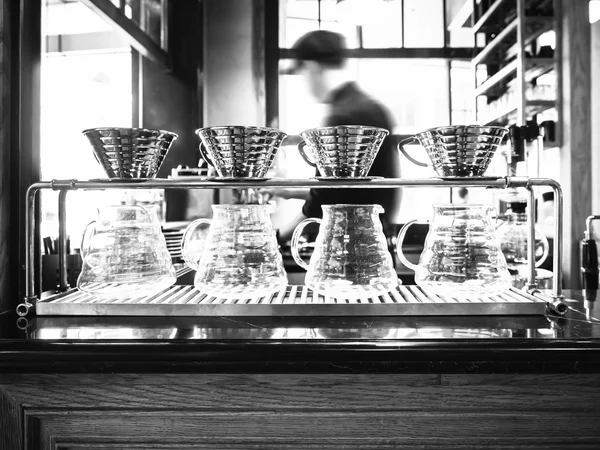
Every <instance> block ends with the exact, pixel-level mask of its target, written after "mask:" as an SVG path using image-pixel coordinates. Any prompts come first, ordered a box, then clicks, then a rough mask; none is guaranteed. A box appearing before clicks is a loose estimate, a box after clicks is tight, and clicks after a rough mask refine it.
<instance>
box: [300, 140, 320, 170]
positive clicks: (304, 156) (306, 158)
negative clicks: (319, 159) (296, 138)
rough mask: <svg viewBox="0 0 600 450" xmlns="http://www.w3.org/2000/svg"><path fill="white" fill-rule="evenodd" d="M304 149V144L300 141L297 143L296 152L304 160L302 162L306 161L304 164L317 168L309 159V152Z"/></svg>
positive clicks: (311, 159)
mask: <svg viewBox="0 0 600 450" xmlns="http://www.w3.org/2000/svg"><path fill="white" fill-rule="evenodd" d="M304 147H306V142H304V141H300V142H299V143H298V152H299V153H300V156H302V159H304V161H306V164H308V165H309V166H313V167H317V164H316V163H315V161H314V160H313V158H311V155H310V154H309V152H307V151H306V150H305V149H304Z"/></svg>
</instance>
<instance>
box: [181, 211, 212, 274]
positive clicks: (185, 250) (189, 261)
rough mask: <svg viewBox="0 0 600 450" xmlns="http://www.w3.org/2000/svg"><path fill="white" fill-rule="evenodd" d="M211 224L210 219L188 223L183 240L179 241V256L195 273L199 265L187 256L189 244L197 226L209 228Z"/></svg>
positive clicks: (190, 256)
mask: <svg viewBox="0 0 600 450" xmlns="http://www.w3.org/2000/svg"><path fill="white" fill-rule="evenodd" d="M211 222H212V220H211V219H196V220H194V221H193V222H192V223H190V224H189V225H188V226H187V227H186V229H185V231H184V232H183V238H182V239H181V256H183V260H184V261H185V263H186V264H187V265H188V266H190V267H191V268H192V269H194V270H195V271H198V270H199V269H200V265H199V264H198V263H197V262H196V261H195V260H194V258H192V256H193V255H190V254H189V249H190V247H189V242H190V240H191V238H192V235H193V234H194V231H195V230H196V228H197V227H198V225H202V224H206V225H209V226H210V223H211Z"/></svg>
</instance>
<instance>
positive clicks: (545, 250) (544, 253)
mask: <svg viewBox="0 0 600 450" xmlns="http://www.w3.org/2000/svg"><path fill="white" fill-rule="evenodd" d="M538 236H539V238H540V241H541V242H542V250H543V251H542V257H541V258H540V259H539V260H538V261H536V262H535V267H540V266H541V265H542V264H544V262H545V261H546V259H547V258H548V252H549V251H550V243H549V242H548V239H546V236H544V235H543V234H542V233H537V232H536V233H535V237H536V238H537V237H538ZM535 240H536V239H534V241H535Z"/></svg>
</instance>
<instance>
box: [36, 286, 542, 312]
mask: <svg viewBox="0 0 600 450" xmlns="http://www.w3.org/2000/svg"><path fill="white" fill-rule="evenodd" d="M546 305H547V302H546V301H544V300H543V299H540V298H537V297H534V296H532V295H529V294H527V293H525V292H522V291H518V290H514V289H511V290H509V291H506V292H503V293H501V294H498V295H490V296H480V297H469V298H466V299H465V298H455V297H451V296H439V295H436V294H434V293H433V292H430V291H428V290H426V289H423V288H421V287H418V286H399V287H398V289H396V290H393V291H391V292H388V293H386V294H383V295H380V296H378V297H369V298H368V297H365V298H361V299H351V300H345V299H335V298H331V297H324V296H322V295H318V294H317V293H315V292H313V291H312V290H310V289H308V288H307V287H305V286H288V287H287V288H286V289H284V290H281V291H279V292H277V293H275V294H272V295H268V296H263V297H254V298H239V299H231V298H219V297H212V296H209V295H206V294H204V293H202V292H200V291H198V290H196V289H195V288H194V287H193V286H172V287H170V288H168V289H165V290H164V291H162V292H160V293H158V294H155V295H152V296H147V297H138V298H133V297H132V298H125V299H124V298H110V297H100V296H92V295H89V294H86V293H83V292H81V291H79V290H77V289H73V290H70V291H68V292H65V293H61V294H57V295H52V296H49V297H47V298H43V299H41V300H38V301H37V303H36V307H35V308H36V313H37V314H38V315H42V316H54V315H58V316H63V315H64V316H400V315H402V316H420V315H435V316H449V315H532V314H545V313H546Z"/></svg>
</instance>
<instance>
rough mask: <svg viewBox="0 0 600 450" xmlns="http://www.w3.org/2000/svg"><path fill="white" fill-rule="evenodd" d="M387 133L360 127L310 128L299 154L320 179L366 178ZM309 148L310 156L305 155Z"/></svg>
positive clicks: (308, 153) (305, 134)
mask: <svg viewBox="0 0 600 450" xmlns="http://www.w3.org/2000/svg"><path fill="white" fill-rule="evenodd" d="M388 134H389V131H388V130H386V129H384V128H376V127H368V126H362V125H339V126H333V127H320V128H311V129H309V130H305V131H303V132H302V133H300V136H302V138H303V139H304V141H303V142H300V144H298V150H299V151H300V155H302V157H303V158H304V160H305V161H306V162H307V163H308V164H310V165H311V166H313V167H316V168H317V169H318V170H319V172H320V174H321V176H322V177H334V178H341V177H366V176H367V174H368V173H369V170H370V169H371V166H372V165H373V161H375V157H376V156H377V153H378V152H379V148H380V147H381V144H382V143H383V140H384V139H385V137H386V136H387V135H388ZM305 147H308V149H309V150H310V152H306V150H305Z"/></svg>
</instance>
